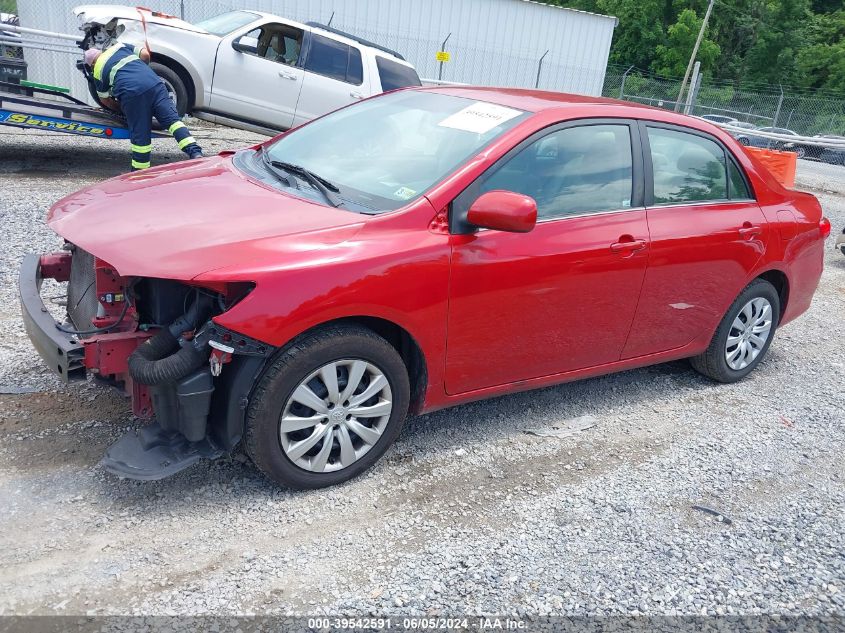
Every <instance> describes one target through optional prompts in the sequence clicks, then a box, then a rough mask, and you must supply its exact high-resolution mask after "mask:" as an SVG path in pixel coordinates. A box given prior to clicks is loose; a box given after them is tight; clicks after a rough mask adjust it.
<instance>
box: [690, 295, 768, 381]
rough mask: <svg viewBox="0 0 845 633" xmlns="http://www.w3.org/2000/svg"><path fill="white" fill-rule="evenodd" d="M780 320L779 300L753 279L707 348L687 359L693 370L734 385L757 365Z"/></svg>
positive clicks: (735, 302) (723, 319) (733, 305)
mask: <svg viewBox="0 0 845 633" xmlns="http://www.w3.org/2000/svg"><path fill="white" fill-rule="evenodd" d="M779 318H780V297H779V296H778V293H777V290H775V287H774V286H773V285H772V284H770V283H769V282H768V281H766V280H765V279H755V280H754V281H752V282H751V283H750V284H748V286H746V288H745V290H743V291H742V292H741V293H740V294H739V296H738V297H737V298H736V299H735V300H734V302H733V304H731V307H730V308H728V311H727V312H726V313H725V316H724V317H723V318H722V321H721V322H720V323H719V327H718V328H716V333H715V334H714V335H713V339H712V340H711V341H710V346H709V347H708V348H707V351H705V352H704V353H703V354H701V355H700V356H696V357H694V358H691V359H690V363H691V364H692V367H693V369H695V370H696V371H697V372H699V373H700V374H703V375H705V376H707V377H708V378H711V379H713V380H715V381H717V382H724V383H730V382H736V381H737V380H741V379H743V378H745V377H746V376H747V375H748V374H749V373H751V371H752V370H753V369H754V368H755V367H757V365H759V364H760V361H762V360H763V358H764V357H765V355H766V352H767V351H768V350H769V345H771V343H772V338H773V337H774V333H775V330H776V329H777V326H778V321H779Z"/></svg>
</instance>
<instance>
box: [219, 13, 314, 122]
mask: <svg viewBox="0 0 845 633" xmlns="http://www.w3.org/2000/svg"><path fill="white" fill-rule="evenodd" d="M304 35H305V32H304V31H303V30H302V29H301V28H299V27H296V26H293V25H290V24H286V23H284V22H267V23H264V24H262V25H260V26H258V27H255V26H253V28H252V29H251V30H249V31H247V32H244V31H239V32H235V33H234V34H232V35H229V36H228V37H225V38H223V40H222V41H221V42H220V46H219V47H218V49H217V62H216V64H215V69H214V78H213V81H212V84H211V100H210V108H211V109H212V110H214V111H215V112H219V113H221V114H223V115H227V116H234V117H236V118H239V119H243V120H246V121H253V122H256V123H261V124H264V125H267V126H269V127H273V128H279V129H286V128H289V127H291V126H292V125H293V118H294V115H295V113H296V105H297V102H298V101H299V93H300V91H301V90H302V83H303V81H302V80H303V75H304V72H303V70H302V68H301V67H300V58H301V55H300V51H301V49H302V42H303V39H304Z"/></svg>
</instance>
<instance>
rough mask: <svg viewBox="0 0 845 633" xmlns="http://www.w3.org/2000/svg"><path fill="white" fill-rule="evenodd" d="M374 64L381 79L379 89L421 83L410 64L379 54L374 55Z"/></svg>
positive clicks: (419, 84)
mask: <svg viewBox="0 0 845 633" xmlns="http://www.w3.org/2000/svg"><path fill="white" fill-rule="evenodd" d="M376 66H377V67H378V76H379V79H381V89H382V90H383V91H384V92H387V91H388V90H396V89H397V88H407V87H408V86H421V85H422V83H420V78H419V75H417V71H416V70H414V69H413V68H411V67H410V66H405V65H403V64H397V63H396V62H394V61H392V60H390V59H387V58H386V57H382V56H381V55H376Z"/></svg>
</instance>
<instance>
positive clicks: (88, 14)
mask: <svg viewBox="0 0 845 633" xmlns="http://www.w3.org/2000/svg"><path fill="white" fill-rule="evenodd" d="M73 14H74V15H75V16H76V17H77V19H78V20H79V24H80V28H81V27H82V26H84V25H85V24H100V25H105V24H108V23H109V22H111V21H112V20H113V19H118V20H133V21H136V22H140V21H141V14H140V12H139V9H137V8H135V7H127V6H123V5H119V4H84V5H82V6H78V7H76V8H74V10H73ZM144 22H145V23H146V24H148V25H151V24H156V25H159V26H166V27H170V28H174V29H182V30H184V31H194V32H196V33H208V31H206V30H204V29H201V28H199V27H198V26H194V25H193V24H191V23H190V22H185V20H181V19H179V18H177V17H175V16H170V15H164V14H162V13H159V12H152V11H150V10H149V9H147V10H145V11H144Z"/></svg>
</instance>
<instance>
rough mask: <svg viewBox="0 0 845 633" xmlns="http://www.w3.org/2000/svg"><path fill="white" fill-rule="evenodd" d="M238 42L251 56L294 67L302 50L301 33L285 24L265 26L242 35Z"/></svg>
mask: <svg viewBox="0 0 845 633" xmlns="http://www.w3.org/2000/svg"><path fill="white" fill-rule="evenodd" d="M240 42H241V44H242V45H245V46H247V47H248V48H249V51H248V52H249V53H250V54H252V55H256V56H258V57H263V58H264V59H267V60H270V61H271V62H277V63H279V64H286V65H288V66H296V63H297V62H298V61H299V51H300V49H301V48H302V31H300V30H299V29H296V28H293V27H292V26H288V25H286V24H265V25H264V26H262V27H260V28H257V29H253V30H252V31H250V32H249V33H246V34H245V35H243V36H242V37H241V38H240Z"/></svg>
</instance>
